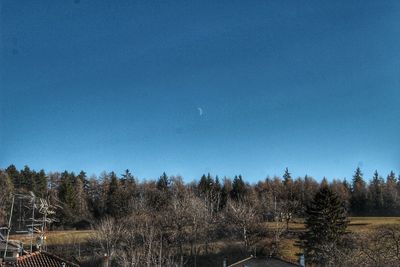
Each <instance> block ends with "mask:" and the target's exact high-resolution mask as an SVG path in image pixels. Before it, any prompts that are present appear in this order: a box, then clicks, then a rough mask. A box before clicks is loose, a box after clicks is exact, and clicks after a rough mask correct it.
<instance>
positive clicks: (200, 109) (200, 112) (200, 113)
mask: <svg viewBox="0 0 400 267" xmlns="http://www.w3.org/2000/svg"><path fill="white" fill-rule="evenodd" d="M197 110H198V111H199V115H200V116H202V115H203V109H202V108H197Z"/></svg>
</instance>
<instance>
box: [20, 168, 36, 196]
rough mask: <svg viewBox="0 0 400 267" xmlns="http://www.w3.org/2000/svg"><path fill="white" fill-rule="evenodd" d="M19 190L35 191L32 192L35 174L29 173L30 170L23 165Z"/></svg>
mask: <svg viewBox="0 0 400 267" xmlns="http://www.w3.org/2000/svg"><path fill="white" fill-rule="evenodd" d="M20 173H21V188H23V189H25V190H27V191H32V192H33V191H35V190H34V185H35V183H34V182H35V179H34V177H35V172H34V171H31V169H30V168H29V167H28V166H27V165H25V166H24V169H23V170H21V172H20Z"/></svg>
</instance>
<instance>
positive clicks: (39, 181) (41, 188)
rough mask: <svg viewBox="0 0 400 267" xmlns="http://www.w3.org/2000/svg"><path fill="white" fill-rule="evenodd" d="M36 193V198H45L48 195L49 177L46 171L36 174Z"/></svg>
mask: <svg viewBox="0 0 400 267" xmlns="http://www.w3.org/2000/svg"><path fill="white" fill-rule="evenodd" d="M34 179H35V185H34V189H35V191H34V193H35V195H36V196H38V197H41V198H45V197H46V195H47V176H46V173H45V172H44V170H40V171H39V172H38V173H36V174H35V178H34Z"/></svg>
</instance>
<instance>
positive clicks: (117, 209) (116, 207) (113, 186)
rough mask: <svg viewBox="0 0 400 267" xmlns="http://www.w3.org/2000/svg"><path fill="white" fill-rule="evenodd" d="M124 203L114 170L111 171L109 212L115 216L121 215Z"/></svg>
mask: <svg viewBox="0 0 400 267" xmlns="http://www.w3.org/2000/svg"><path fill="white" fill-rule="evenodd" d="M121 208H122V203H121V195H120V185H119V181H118V178H117V175H115V173H114V172H111V173H110V185H109V188H108V193H107V213H108V214H109V215H111V216H113V217H121V216H122V214H121V213H122V212H121Z"/></svg>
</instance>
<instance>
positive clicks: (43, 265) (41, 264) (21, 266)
mask: <svg viewBox="0 0 400 267" xmlns="http://www.w3.org/2000/svg"><path fill="white" fill-rule="evenodd" d="M62 263H65V267H79V265H77V264H75V263H72V262H68V261H66V260H64V259H61V258H60V257H57V256H55V255H53V254H51V253H47V252H44V251H37V252H33V253H29V254H26V255H23V256H20V257H18V258H17V261H16V262H12V263H11V262H10V263H8V265H6V266H10V267H61V266H63V265H62Z"/></svg>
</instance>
